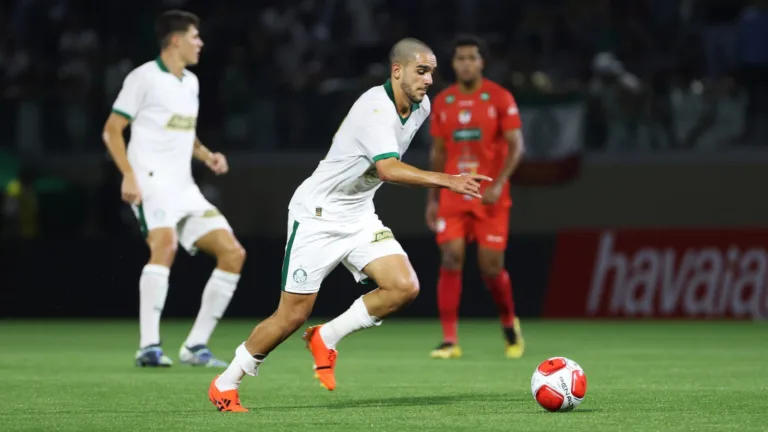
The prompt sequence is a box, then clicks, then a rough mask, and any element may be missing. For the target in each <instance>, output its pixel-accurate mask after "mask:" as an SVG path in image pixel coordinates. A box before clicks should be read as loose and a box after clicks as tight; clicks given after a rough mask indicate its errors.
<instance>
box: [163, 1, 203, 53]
mask: <svg viewBox="0 0 768 432" xmlns="http://www.w3.org/2000/svg"><path fill="white" fill-rule="evenodd" d="M189 26H195V27H196V28H198V29H199V28H200V18H198V17H197V15H195V14H193V13H192V12H187V11H182V10H175V9H174V10H169V11H167V12H164V13H163V14H162V15H160V16H159V17H157V20H155V35H156V36H157V41H158V42H159V43H160V48H165V47H167V46H168V44H169V43H170V42H171V36H173V34H174V33H179V32H182V33H183V32H186V31H187V30H189Z"/></svg>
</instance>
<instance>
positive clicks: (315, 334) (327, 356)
mask: <svg viewBox="0 0 768 432" xmlns="http://www.w3.org/2000/svg"><path fill="white" fill-rule="evenodd" d="M320 327H321V326H313V327H310V328H308V329H307V331H306V332H304V340H305V341H306V342H307V349H308V350H309V351H310V352H311V353H312V357H313V358H314V360H315V364H314V365H313V367H314V369H315V378H317V379H318V380H319V381H320V384H321V385H322V386H323V387H325V388H326V389H328V390H329V391H332V390H333V389H335V388H336V376H335V375H334V373H333V369H334V368H335V367H336V355H337V353H336V350H335V349H328V347H327V346H325V342H323V338H321V337H320V332H319V331H318V330H320Z"/></svg>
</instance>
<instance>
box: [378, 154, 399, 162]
mask: <svg viewBox="0 0 768 432" xmlns="http://www.w3.org/2000/svg"><path fill="white" fill-rule="evenodd" d="M389 158H395V159H400V154H399V153H397V152H389V153H382V154H380V155H376V156H374V157H373V162H374V163H376V162H378V161H380V160H384V159H389Z"/></svg>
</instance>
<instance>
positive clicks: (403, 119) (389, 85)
mask: <svg viewBox="0 0 768 432" xmlns="http://www.w3.org/2000/svg"><path fill="white" fill-rule="evenodd" d="M384 91H385V92H387V96H389V100H391V101H392V103H393V104H394V105H395V111H397V103H396V102H395V92H394V90H392V80H391V79H389V78H387V82H385V83H384ZM417 109H419V104H417V103H415V104H413V105H411V112H410V113H408V115H407V116H405V117H401V116H400V112H399V111H397V116H398V117H400V123H401V124H405V122H407V121H408V119H409V118H411V114H413V112H414V111H416V110H417Z"/></svg>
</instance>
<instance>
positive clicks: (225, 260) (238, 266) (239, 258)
mask: <svg viewBox="0 0 768 432" xmlns="http://www.w3.org/2000/svg"><path fill="white" fill-rule="evenodd" d="M216 259H217V261H218V265H219V267H221V268H226V269H227V270H229V271H231V272H233V273H240V270H242V268H243V264H244V263H245V248H244V247H243V246H241V245H240V244H239V243H235V244H233V245H231V246H228V247H227V248H225V249H223V250H221V251H220V252H219V254H218V256H217V257H216Z"/></svg>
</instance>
